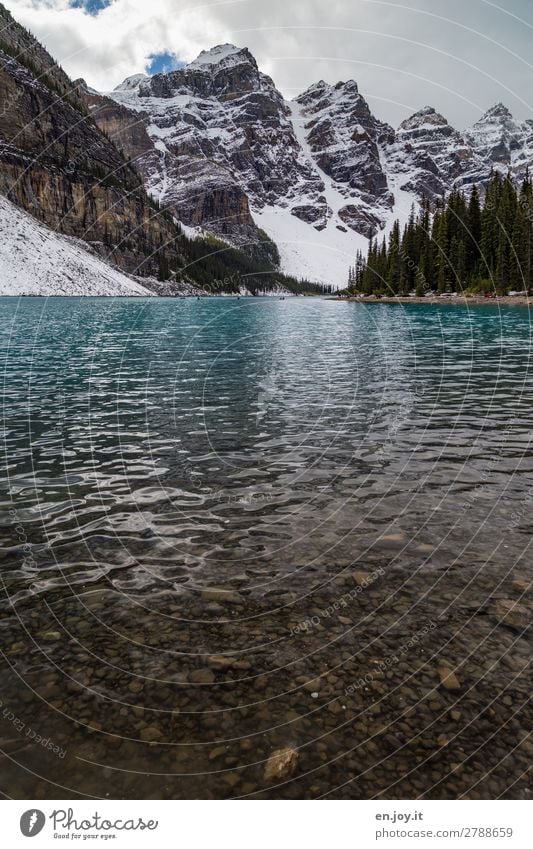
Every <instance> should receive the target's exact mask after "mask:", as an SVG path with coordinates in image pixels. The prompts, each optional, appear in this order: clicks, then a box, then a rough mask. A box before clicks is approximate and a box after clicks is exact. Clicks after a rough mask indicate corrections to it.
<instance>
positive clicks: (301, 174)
mask: <svg viewBox="0 0 533 849" xmlns="http://www.w3.org/2000/svg"><path fill="white" fill-rule="evenodd" d="M110 100H111V101H114V103H115V104H116V105H117V107H122V108H123V109H126V110H128V112H129V114H130V125H135V124H137V123H141V124H142V125H143V126H144V127H145V128H146V132H147V134H148V136H149V138H150V147H149V149H145V150H144V151H141V150H140V148H139V146H138V145H134V146H133V147H132V146H131V145H130V144H129V142H128V138H127V136H128V131H127V128H126V127H125V126H123V123H122V116H121V117H120V119H119V116H118V115H114V116H113V118H112V120H110V113H109V105H108V104H109V101H110ZM86 102H87V105H88V106H89V108H90V109H91V114H92V115H93V117H94V119H95V121H96V122H97V123H98V125H99V126H100V127H102V128H105V129H107V130H108V131H110V132H111V135H112V137H113V138H114V139H116V141H117V144H119V145H120V146H122V148H123V150H124V152H125V153H126V154H127V155H133V156H134V157H135V161H136V165H137V167H138V168H139V170H140V172H141V173H142V175H143V178H144V181H145V185H146V187H147V189H148V191H149V192H150V193H151V194H152V195H153V196H154V197H156V198H157V199H158V200H159V202H160V203H161V205H164V206H165V207H166V208H169V209H171V210H172V211H173V212H174V213H175V214H176V215H177V216H178V217H179V219H180V220H181V221H182V222H184V223H185V224H187V225H191V226H197V225H201V226H203V227H205V228H206V229H208V230H209V231H211V232H214V233H216V234H219V235H222V236H224V237H225V238H228V239H230V240H231V241H232V242H233V243H234V244H236V245H239V246H242V247H244V248H248V247H250V246H251V245H253V244H254V243H255V244H256V243H261V242H263V237H262V235H261V233H260V232H259V231H258V228H257V226H256V224H255V222H254V218H253V211H258V210H261V209H263V208H264V207H265V206H269V205H275V204H281V205H283V206H284V207H285V208H291V209H292V208H294V214H295V215H299V214H301V215H302V216H304V217H305V216H306V212H305V211H304V210H300V207H302V206H305V207H313V213H314V214H315V216H316V217H317V218H318V217H319V216H320V213H316V211H315V209H314V207H315V205H316V206H320V190H321V188H322V186H321V183H320V179H319V178H318V177H317V175H316V173H315V172H314V170H313V169H312V168H311V167H310V164H309V163H308V162H307V161H306V159H305V156H304V155H303V152H302V150H301V148H300V146H299V144H298V141H297V139H296V137H295V134H294V129H293V126H292V123H291V121H290V109H289V108H288V106H287V104H286V103H285V101H284V100H283V97H282V95H281V94H280V93H279V91H278V90H277V89H276V88H275V86H274V83H273V82H272V80H271V79H270V78H269V77H267V76H266V75H265V74H263V73H261V72H260V71H259V69H258V67H257V63H256V61H255V59H254V58H253V56H252V55H251V54H250V52H249V51H248V50H247V49H238V48H236V47H233V46H232V45H221V46H219V47H217V48H214V49H213V50H211V51H207V52H204V53H202V54H200V56H199V57H198V59H196V60H195V61H194V62H192V63H191V64H190V65H188V66H187V67H186V68H183V69H181V70H178V71H174V72H172V73H170V74H158V75H156V76H154V77H152V78H146V77H134V78H131V79H129V80H126V81H125V83H123V84H122V85H121V86H119V87H118V88H117V89H116V90H115V91H113V92H109V93H108V95H107V96H106V97H105V98H104V99H102V101H101V102H100V103H97V102H96V101H95V100H94V99H93V98H90V97H89V98H86ZM113 122H114V123H113ZM126 123H127V122H126ZM119 124H120V126H119ZM124 140H125V142H124ZM322 206H323V207H324V206H325V205H324V203H322Z"/></svg>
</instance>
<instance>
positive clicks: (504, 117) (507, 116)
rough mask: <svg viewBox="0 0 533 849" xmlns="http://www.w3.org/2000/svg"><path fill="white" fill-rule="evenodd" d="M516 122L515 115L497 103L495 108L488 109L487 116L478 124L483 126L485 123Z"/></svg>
mask: <svg viewBox="0 0 533 849" xmlns="http://www.w3.org/2000/svg"><path fill="white" fill-rule="evenodd" d="M494 120H497V121H509V120H511V121H514V118H513V115H512V114H511V112H510V111H509V109H508V108H507V106H505V105H504V104H503V103H496V104H495V105H494V106H491V107H490V109H487V111H486V112H485V114H484V115H483V116H482V117H481V118H480V119H479V121H478V122H477V123H478V124H481V123H482V122H485V121H494Z"/></svg>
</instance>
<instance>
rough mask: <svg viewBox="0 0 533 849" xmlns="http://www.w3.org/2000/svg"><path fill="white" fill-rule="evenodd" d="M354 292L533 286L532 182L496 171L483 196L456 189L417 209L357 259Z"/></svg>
mask: <svg viewBox="0 0 533 849" xmlns="http://www.w3.org/2000/svg"><path fill="white" fill-rule="evenodd" d="M348 290H349V291H350V292H352V293H355V292H357V293H361V294H367V295H369V294H376V295H409V294H411V293H413V292H415V293H416V294H417V295H419V296H422V295H425V294H427V293H429V292H435V291H436V292H438V293H439V294H443V293H445V292H464V291H470V292H485V293H488V292H495V293H496V294H499V295H505V294H507V293H508V292H509V291H511V290H515V291H520V292H522V291H527V292H529V293H530V292H532V291H533V185H532V181H531V179H530V177H529V173H528V174H527V175H526V178H525V180H524V181H523V183H522V184H521V185H519V186H516V185H515V184H514V183H513V181H512V179H511V176H510V175H507V176H506V177H503V176H501V175H500V174H498V173H493V174H492V175H491V178H490V181H489V184H488V186H487V190H486V193H485V197H484V200H483V201H482V200H481V198H480V193H479V191H478V189H477V187H476V186H473V187H472V189H471V192H470V194H469V196H467V195H465V193H464V192H462V191H459V190H455V191H453V192H452V193H451V195H450V196H449V197H448V198H447V199H446V200H441V201H438V202H437V203H436V204H435V205H434V206H432V205H431V204H430V202H429V201H425V202H423V203H422V206H421V209H420V211H419V213H418V214H416V213H415V209H414V207H413V209H412V210H411V215H410V217H409V221H408V223H407V224H406V226H405V227H404V229H403V232H402V231H401V228H400V224H399V222H398V221H396V222H395V223H394V226H393V228H392V230H391V233H390V235H389V238H388V240H386V239H385V238H383V240H382V241H381V242H380V241H379V240H378V239H372V240H371V241H370V245H369V249H368V255H367V257H366V258H365V257H364V256H363V254H362V252H359V253H358V254H357V256H356V260H355V265H354V266H353V267H352V268H351V269H350V273H349V281H348Z"/></svg>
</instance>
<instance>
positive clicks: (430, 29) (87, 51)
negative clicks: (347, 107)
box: [3, 0, 533, 128]
mask: <svg viewBox="0 0 533 849" xmlns="http://www.w3.org/2000/svg"><path fill="white" fill-rule="evenodd" d="M3 2H4V5H6V6H7V8H8V9H9V10H10V11H11V12H12V13H13V14H14V16H15V17H16V18H17V19H18V20H19V21H20V22H21V23H23V24H24V25H25V26H27V27H28V28H29V29H30V30H31V31H32V32H34V33H35V34H36V35H37V36H38V37H39V39H40V40H41V41H42V42H43V43H44V44H45V45H46V47H47V48H48V49H49V50H50V52H51V53H52V54H53V56H54V57H55V58H56V59H58V60H59V62H60V63H61V64H62V65H63V67H64V68H65V70H66V71H67V72H68V73H69V74H70V75H71V76H72V77H74V78H76V77H84V78H85V79H86V80H87V81H88V82H89V84H90V85H92V86H94V87H95V88H98V89H101V90H105V89H110V88H113V87H114V86H115V85H117V84H118V83H119V82H121V81H122V80H123V79H124V78H125V77H126V76H129V75H130V74H133V73H138V72H141V71H146V70H152V71H153V70H159V69H161V68H164V69H170V68H171V67H172V66H176V65H177V64H179V63H180V62H187V61H190V60H191V59H194V58H195V57H196V55H197V54H198V53H199V52H200V50H203V49H206V48H209V47H211V46H213V45H215V44H220V43H225V42H231V43H233V44H237V45H239V46H247V47H249V48H250V50H251V51H252V53H253V54H254V55H255V57H256V59H257V61H258V64H259V66H260V67H261V68H262V70H264V71H266V72H267V73H268V74H270V75H271V76H272V77H273V78H274V80H275V82H276V84H277V86H278V88H280V89H281V90H282V91H283V93H284V94H285V95H286V96H287V97H293V96H294V95H296V94H298V93H299V92H300V91H302V90H303V89H305V88H307V86H308V85H310V84H311V83H312V82H315V81H316V80H318V79H325V80H327V81H328V82H332V83H334V82H337V81H338V80H346V79H350V78H351V79H355V80H357V81H358V83H359V87H360V90H361V92H362V93H363V94H364V95H365V96H366V97H367V99H368V100H369V102H370V105H371V107H372V109H373V111H374V112H375V114H376V115H377V116H378V117H380V118H382V119H384V120H387V121H389V122H390V123H391V124H393V125H394V126H397V124H398V123H399V122H400V121H401V120H403V119H404V118H405V117H407V116H408V115H409V114H411V113H412V112H414V111H416V110H417V109H419V108H420V107H421V106H424V105H426V104H429V105H432V106H435V108H437V109H438V110H439V111H441V112H442V113H443V114H444V115H445V116H446V117H447V118H448V119H449V120H450V122H451V123H453V124H454V125H455V126H457V127H459V128H463V127H465V126H468V125H469V124H471V123H473V121H475V120H476V119H477V118H478V117H479V116H480V115H481V113H482V112H484V111H485V110H486V109H487V108H489V107H490V106H492V105H493V104H494V103H497V102H499V101H502V102H504V103H505V104H506V105H507V106H508V107H509V108H510V109H511V111H512V112H513V113H514V114H515V116H516V117H517V118H521V119H522V118H527V117H533V85H532V80H533V77H532V64H531V63H532V62H533V50H532V47H533V3H532V2H531V0H500V2H499V3H495V2H488V0H405V2H398V0H293V2H289V0H268V2H265V0H215V2H207V3H201V2H194V0H3Z"/></svg>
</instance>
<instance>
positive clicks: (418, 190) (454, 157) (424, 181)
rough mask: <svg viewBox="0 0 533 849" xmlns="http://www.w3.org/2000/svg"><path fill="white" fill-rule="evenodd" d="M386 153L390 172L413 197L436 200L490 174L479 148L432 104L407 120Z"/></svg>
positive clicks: (480, 180) (401, 187) (481, 180)
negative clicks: (456, 188)
mask: <svg viewBox="0 0 533 849" xmlns="http://www.w3.org/2000/svg"><path fill="white" fill-rule="evenodd" d="M384 153H385V156H386V158H387V171H388V175H390V176H392V177H394V178H395V179H396V181H397V184H398V185H399V187H400V189H401V190H403V191H406V192H410V193H412V195H413V197H414V198H423V197H426V198H430V199H431V200H435V199H436V198H438V197H443V196H444V195H445V194H446V192H448V191H449V190H450V189H451V188H452V187H453V186H454V185H463V184H467V183H472V182H483V180H484V179H486V178H487V177H488V173H487V169H486V166H485V164H484V163H483V158H482V157H481V156H480V154H479V152H478V151H477V150H476V149H475V148H474V147H473V146H472V145H470V144H469V143H468V142H467V141H466V139H465V138H464V137H463V136H462V135H461V134H460V133H459V132H457V130H455V129H454V128H453V127H452V126H450V124H449V123H448V121H447V120H446V118H444V117H443V116H442V115H440V114H439V113H438V112H436V110H435V109H433V108H432V107H431V106H426V107H425V108H424V109H421V110H420V111H419V112H416V113H415V114H414V115H412V116H411V117H410V118H408V119H407V120H406V121H404V122H403V123H402V124H401V125H400V127H399V128H398V131H397V133H396V135H395V137H394V139H393V141H392V143H391V144H389V145H388V147H387V148H386V149H385V150H384Z"/></svg>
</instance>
